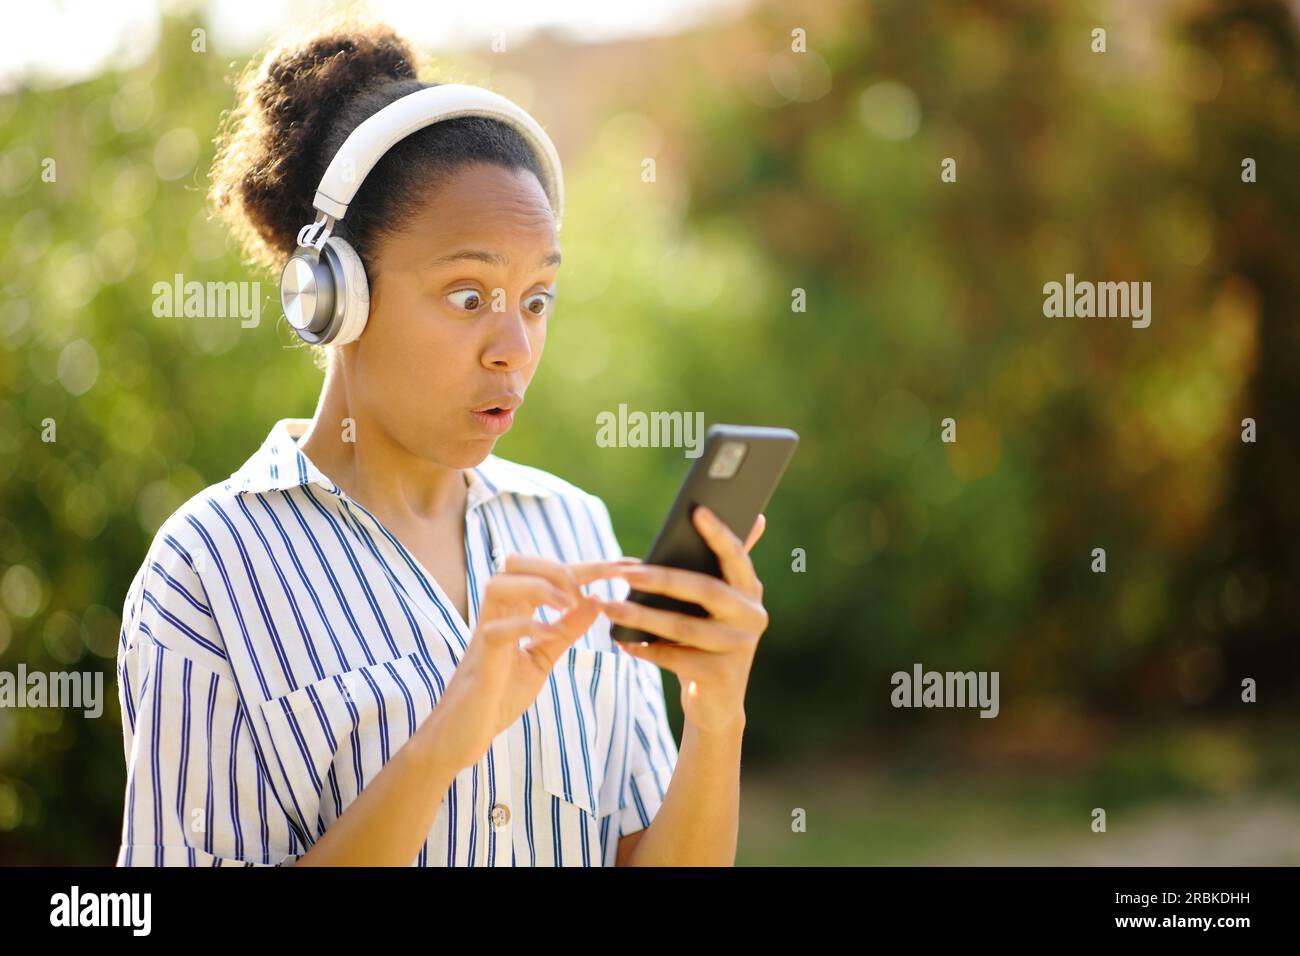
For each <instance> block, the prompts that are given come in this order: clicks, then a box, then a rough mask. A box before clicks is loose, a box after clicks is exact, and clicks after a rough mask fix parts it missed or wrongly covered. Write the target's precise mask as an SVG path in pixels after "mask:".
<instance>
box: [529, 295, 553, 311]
mask: <svg viewBox="0 0 1300 956" xmlns="http://www.w3.org/2000/svg"><path fill="white" fill-rule="evenodd" d="M554 300H555V296H553V295H551V293H549V292H539V293H537V294H536V295H534V296H530V297H529V298H528V301H527V302H525V303H524V308H525V309H527V310H528V311H529V312H531V313H532V314H533V315H545V314H546V313H547V312H548V311H550V308H551V303H552V302H553V301H554Z"/></svg>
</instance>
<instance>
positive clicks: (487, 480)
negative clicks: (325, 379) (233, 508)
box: [226, 418, 555, 508]
mask: <svg viewBox="0 0 1300 956" xmlns="http://www.w3.org/2000/svg"><path fill="white" fill-rule="evenodd" d="M309 424H311V419H309V418H282V419H280V420H279V421H277V422H276V423H275V424H274V425H273V426H272V427H271V431H270V433H269V434H268V435H267V436H266V438H265V439H264V440H263V441H262V446H261V447H260V448H258V450H257V451H256V452H254V453H253V454H252V456H251V457H250V458H249V459H248V460H247V461H246V462H244V464H243V465H241V466H240V467H239V469H238V470H237V471H235V472H234V473H233V474H231V476H230V480H229V481H228V482H227V483H226V488H227V489H228V490H230V491H233V492H235V493H236V494H259V493H263V492H268V491H284V490H286V489H289V488H296V487H298V486H300V485H307V484H314V485H317V486H319V487H321V488H324V489H325V490H326V491H328V492H329V493H330V494H332V495H342V494H343V491H342V489H341V488H339V486H338V485H337V484H335V483H334V482H333V481H332V480H331V479H330V478H329V476H328V475H326V474H325V473H324V472H322V471H321V470H320V469H319V468H317V467H316V465H315V463H314V462H312V460H311V459H310V458H308V457H307V456H306V455H305V454H303V452H302V449H300V448H299V447H298V442H297V439H298V438H301V437H302V435H303V434H304V433H305V432H306V430H307V426H308V425H309ZM465 475H466V479H467V484H468V485H469V503H468V507H470V508H474V507H476V506H477V505H479V504H482V503H483V502H485V501H490V500H492V499H493V498H495V497H497V496H498V495H500V494H503V493H510V494H517V495H531V496H533V497H535V498H550V497H552V496H553V495H554V494H555V492H554V491H553V490H552V489H551V488H549V487H547V486H546V485H543V484H542V483H540V482H539V481H537V480H535V479H534V478H531V477H529V475H528V474H526V472H525V469H524V468H523V466H520V465H517V464H515V463H514V462H512V461H507V460H506V459H504V458H499V457H497V456H496V455H488V456H487V458H485V459H483V461H482V462H480V463H479V464H478V465H476V466H475V467H473V468H469V469H466V471H465Z"/></svg>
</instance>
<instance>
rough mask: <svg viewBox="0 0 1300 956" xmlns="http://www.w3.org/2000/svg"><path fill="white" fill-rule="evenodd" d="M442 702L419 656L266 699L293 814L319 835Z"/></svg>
mask: <svg viewBox="0 0 1300 956" xmlns="http://www.w3.org/2000/svg"><path fill="white" fill-rule="evenodd" d="M441 697H442V682H441V681H440V680H439V679H438V677H437V675H436V673H435V672H434V671H433V669H432V668H431V667H430V665H429V664H428V663H426V662H425V661H424V660H423V659H422V658H421V657H420V655H419V653H418V652H415V653H411V654H408V655H406V656H404V657H397V658H394V659H393V660H390V661H383V662H382V663H378V664H370V665H368V666H365V667H359V668H356V669H354V670H350V671H345V672H343V673H341V674H335V675H333V676H331V677H326V678H323V679H322V680H318V681H316V682H314V683H311V684H306V685H304V686H302V687H300V688H298V689H297V690H295V691H293V692H291V693H288V694H285V695H283V696H281V697H276V698H273V699H271V700H268V701H265V702H263V704H262V705H261V710H262V717H263V718H264V719H265V721H266V725H267V731H268V734H269V736H270V739H271V745H272V749H273V750H274V759H275V760H277V761H278V763H279V766H278V768H276V767H273V768H272V772H274V771H275V770H276V769H279V770H280V771H281V775H282V779H284V780H285V782H286V783H287V784H288V787H289V792H290V804H289V807H288V809H289V811H290V812H291V813H293V814H294V815H295V816H296V817H297V818H298V819H299V821H300V822H301V823H302V825H303V826H304V827H305V828H306V830H307V832H309V833H311V834H314V835H315V836H317V837H318V836H320V835H321V834H322V833H324V832H325V828H326V827H327V826H328V825H329V824H330V823H332V822H333V821H334V820H336V819H337V818H338V817H339V816H340V815H341V814H342V813H343V810H344V808H346V807H347V805H348V804H349V803H351V802H352V801H353V800H354V799H356V796H357V794H359V793H360V792H361V790H362V788H363V787H364V786H365V785H366V783H368V782H369V781H370V780H372V779H373V778H374V777H375V775H376V774H378V773H379V771H380V770H381V769H382V767H383V765H384V764H385V763H387V762H388V760H389V758H391V757H392V755H393V754H395V753H396V752H397V751H398V749H399V748H401V746H402V744H404V743H405V742H406V741H407V739H408V738H410V737H411V736H412V735H413V734H414V733H415V731H416V729H417V728H418V727H419V726H420V724H421V723H422V722H423V721H424V718H425V717H427V716H428V715H429V713H430V712H431V711H432V710H433V708H434V707H435V706H436V704H437V702H438V700H439V699H440V698H441Z"/></svg>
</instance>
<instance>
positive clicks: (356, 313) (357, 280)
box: [325, 236, 370, 345]
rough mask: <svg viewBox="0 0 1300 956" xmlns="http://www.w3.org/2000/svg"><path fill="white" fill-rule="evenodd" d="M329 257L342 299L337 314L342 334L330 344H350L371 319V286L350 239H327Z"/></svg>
mask: <svg viewBox="0 0 1300 956" xmlns="http://www.w3.org/2000/svg"><path fill="white" fill-rule="evenodd" d="M325 250H326V258H327V259H328V261H329V265H330V271H331V272H333V273H334V294H335V296H336V298H338V300H339V301H338V302H337V303H336V306H335V308H336V310H337V312H336V315H337V320H338V326H337V328H338V332H337V334H335V335H334V336H333V337H332V338H329V339H327V340H326V341H328V342H330V343H332V344H334V345H347V344H348V343H349V342H355V341H356V340H357V339H358V338H360V336H361V333H362V332H363V331H364V330H365V328H366V322H367V320H368V319H369V318H370V286H369V285H368V284H367V282H366V267H365V266H364V265H362V263H361V257H360V256H359V255H357V252H356V250H355V249H353V248H352V246H351V245H349V244H348V242H347V240H346V239H341V238H339V237H338V236H330V237H329V238H328V239H326V240H325Z"/></svg>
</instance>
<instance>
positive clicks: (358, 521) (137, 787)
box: [118, 22, 767, 866]
mask: <svg viewBox="0 0 1300 956" xmlns="http://www.w3.org/2000/svg"><path fill="white" fill-rule="evenodd" d="M415 72H416V71H415V66H414V61H413V57H412V54H411V51H410V49H409V47H408V46H407V44H406V43H405V42H403V41H402V40H400V39H399V38H397V37H396V36H395V35H394V34H393V33H392V32H391V31H390V30H388V29H386V28H378V27H372V26H361V25H357V24H355V23H350V22H344V23H343V24H341V25H336V26H332V27H329V28H326V29H324V30H322V31H320V32H318V33H317V34H316V35H314V36H311V37H308V38H307V39H305V40H303V41H301V42H300V43H298V44H296V45H290V46H284V47H281V48H279V49H277V50H274V51H272V52H271V53H270V54H268V56H267V57H266V58H265V60H264V62H263V63H262V64H261V65H260V67H259V68H257V69H255V70H251V71H250V72H249V73H247V74H246V75H245V78H244V80H243V81H242V83H241V102H240V106H239V108H238V109H237V110H236V111H235V112H234V113H233V114H231V116H230V118H229V120H228V123H227V125H226V128H225V129H224V130H223V133H222V142H221V149H220V150H219V153H218V158H217V161H216V163H215V164H214V167H213V185H212V197H213V199H214V201H215V205H216V207H217V209H218V211H219V212H220V213H221V215H222V216H223V217H224V218H225V220H226V221H227V222H228V223H229V224H230V226H231V227H232V229H233V231H234V233H235V234H236V236H237V237H239V238H240V239H241V240H242V241H243V242H244V243H245V247H246V249H247V250H248V252H249V254H250V256H251V258H253V259H254V260H255V261H258V262H260V263H262V264H265V265H268V266H272V267H274V266H277V265H279V264H282V263H283V262H284V261H285V258H286V257H287V256H288V255H289V254H290V253H291V252H292V251H293V250H294V248H295V244H296V243H295V237H296V235H297V231H298V227H299V226H300V225H301V224H302V223H304V222H306V223H310V222H311V221H312V219H313V218H314V217H313V215H312V208H311V207H312V198H313V193H314V191H315V189H316V186H317V184H318V182H319V180H320V178H321V176H322V173H323V171H324V169H325V166H326V165H327V164H328V162H329V160H330V158H331V157H332V156H333V155H334V154H335V153H336V152H337V151H338V150H339V147H340V145H341V144H342V143H343V141H344V140H345V139H346V138H347V136H348V134H349V133H350V132H351V131H352V130H353V129H355V128H356V126H357V125H359V124H360V122H361V121H362V120H364V119H365V118H366V117H368V116H370V115H373V114H374V113H375V112H377V111H378V110H379V109H381V108H383V107H384V106H386V105H388V104H389V103H392V102H394V101H395V100H397V99H399V98H401V97H403V96H406V95H408V94H410V93H412V92H413V91H416V90H419V89H421V88H422V87H424V86H427V85H429V84H422V83H420V82H418V81H417V80H416V79H415ZM538 163H539V159H538V157H537V156H535V155H534V154H533V153H532V152H531V151H530V149H529V147H528V146H527V145H526V143H525V142H524V140H523V139H522V138H521V137H520V136H519V135H518V134H517V133H516V132H515V131H513V130H512V129H511V128H510V127H509V126H508V125H506V124H502V123H498V122H496V121H495V120H492V119H485V118H482V117H473V116H470V117H458V118H456V119H451V120H444V121H441V122H438V123H435V124H433V125H432V126H428V127H426V128H424V129H422V130H420V131H418V132H416V133H414V134H412V135H410V136H408V137H406V138H405V139H403V140H401V141H400V142H398V143H397V144H395V145H394V146H393V147H392V148H391V149H389V150H388V152H387V153H386V154H385V155H384V158H383V159H382V160H381V161H380V162H379V164H378V165H376V166H375V168H374V169H373V170H372V171H371V172H370V174H369V175H368V176H366V177H365V179H364V182H363V183H362V185H361V187H360V190H359V191H358V192H357V194H356V196H355V199H354V201H353V202H352V205H351V207H350V208H349V210H348V212H347V216H346V236H347V241H348V242H350V243H351V245H352V247H353V248H354V249H355V250H356V252H357V253H358V255H359V257H360V259H361V261H362V263H363V264H364V267H365V271H366V276H367V278H368V281H369V288H370V297H371V298H370V304H369V318H368V321H367V323H366V325H365V327H364V330H363V332H362V333H361V335H360V337H359V338H357V339H356V340H355V341H352V342H350V343H348V344H345V345H342V346H332V345H324V346H316V347H315V348H316V350H317V354H318V356H320V357H321V358H323V360H324V366H325V381H324V386H323V389H322V392H321V396H320V400H319V403H318V405H317V408H316V412H315V415H314V417H313V418H312V419H310V420H305V419H281V420H280V421H278V422H277V423H276V424H275V426H274V427H273V428H272V429H271V432H270V434H269V435H268V436H267V438H266V440H265V441H264V442H263V444H262V446H261V448H260V449H259V450H258V451H257V452H256V453H255V454H254V455H252V457H250V458H249V459H248V461H247V462H246V463H245V464H244V465H243V466H242V467H241V468H240V469H239V470H237V471H236V472H235V473H234V474H233V475H232V476H231V477H230V479H229V480H228V481H226V482H224V483H221V484H219V485H213V486H211V487H209V488H207V489H205V490H204V491H202V492H200V493H199V494H198V495H196V496H195V497H194V498H192V499H191V500H190V501H189V502H187V503H186V504H185V505H183V506H182V507H181V508H180V509H178V510H177V512H176V513H175V514H173V515H172V516H171V517H170V518H169V519H168V520H167V521H166V522H165V523H164V524H163V526H162V528H161V529H160V530H159V531H158V534H157V536H156V538H155V540H154V542H153V544H152V546H151V548H150V551H149V553H148V555H147V556H146V558H145V560H144V562H143V564H142V566H141V568H140V570H139V572H138V573H137V575H136V577H135V580H134V581H133V582H132V585H131V588H130V590H129V593H128V595H127V598H126V603H125V608H124V613H123V629H122V638H121V645H120V650H119V663H118V671H119V696H120V699H121V703H122V715H123V734H124V744H125V751H126V760H127V786H126V800H125V812H124V820H123V831H122V847H121V850H120V852H119V856H118V863H119V865H167V864H180V865H191V866H194V865H202V866H219V865H257V864H263V865H266V864H269V865H283V864H299V865H303V864H319V865H339V864H380V865H402V866H405V865H411V864H418V865H448V866H465V865H497V866H509V865H583V864H585V865H614V864H617V865H662V864H687V865H690V864H703V865H718V864H732V863H734V859H735V849H736V835H737V810H738V802H739V767H740V751H741V736H742V731H743V728H744V724H745V714H744V708H743V702H744V692H745V687H746V684H747V681H748V675H749V669H750V664H751V661H752V659H753V655H754V651H755V647H756V645H757V641H758V639H759V637H760V635H761V634H762V632H763V631H764V629H765V628H766V625H767V614H766V612H765V611H764V609H763V605H762V586H761V584H760V583H759V581H758V579H757V577H756V576H755V574H754V569H753V565H752V564H751V562H750V560H749V557H748V551H749V548H751V547H752V546H753V544H754V542H755V541H756V540H757V539H758V537H759V535H761V533H762V527H763V520H762V519H761V518H760V519H759V521H758V522H757V523H756V525H755V527H754V529H753V531H752V532H751V533H750V536H749V541H748V542H746V543H743V544H742V543H741V542H740V541H739V540H738V539H737V538H736V537H735V536H734V535H732V534H731V532H730V530H728V529H727V528H726V527H725V526H722V525H721V524H720V523H719V522H717V521H716V519H713V520H710V518H711V517H712V516H711V515H708V514H707V513H706V512H705V511H704V510H703V509H700V510H698V511H697V513H696V524H697V527H698V528H699V530H700V533H701V535H702V536H703V537H704V539H705V540H706V541H708V542H709V544H710V545H711V546H712V547H713V548H714V550H715V551H716V552H717V553H718V555H719V558H720V562H721V565H722V567H723V569H724V573H725V577H726V580H725V581H720V580H718V579H715V578H712V577H708V576H705V575H699V574H693V573H689V572H685V571H678V570H673V569H668V568H657V567H650V566H645V565H641V564H639V563H638V562H636V561H635V560H634V559H624V558H621V551H620V549H619V545H618V541H617V538H616V537H615V534H614V531H613V528H612V525H611V522H610V518H609V513H608V511H607V509H606V508H605V505H604V503H603V502H602V501H601V499H600V498H598V497H596V496H594V495H591V494H588V493H586V492H584V491H582V490H580V489H579V488H577V487H575V486H574V485H572V484H570V483H568V482H566V481H564V480H562V479H560V478H558V477H556V476H554V475H551V474H549V473H547V472H544V471H541V470H539V469H536V468H531V467H528V466H525V465H520V464H516V463H513V462H509V461H506V460H504V459H502V458H499V457H497V456H495V455H493V454H491V452H492V447H493V444H494V443H495V441H496V439H497V437H499V435H500V434H502V433H503V432H504V431H505V430H507V429H508V428H509V427H510V419H511V418H512V417H513V411H507V413H506V414H505V415H502V414H501V413H499V412H498V413H496V414H495V415H493V414H484V413H482V412H480V411H478V410H480V409H483V408H487V407H492V406H503V407H506V408H507V409H512V408H513V407H516V406H517V405H518V404H519V403H520V402H522V401H523V399H524V393H525V390H526V389H527V387H528V384H529V382H530V381H531V379H532V377H533V374H534V373H535V372H536V370H537V365H538V362H539V361H540V359H541V354H542V348H543V346H544V344H545V339H546V324H547V318H548V316H549V312H550V309H551V307H552V305H553V303H554V299H555V292H554V287H555V278H556V272H557V270H558V267H559V261H560V255H559V249H558V245H557V226H556V221H555V216H554V210H553V208H552V205H551V199H550V197H548V195H547V193H546V190H545V189H544V188H543V186H542V182H543V181H544V177H543V176H542V175H541V168H540V167H539V165H538ZM338 226H339V227H340V229H341V228H342V227H343V222H340V223H339V224H338ZM494 299H495V300H496V301H497V302H503V303H504V305H503V306H501V307H498V308H492V307H490V306H489V305H488V304H487V303H488V302H489V301H491V300H494ZM632 586H635V587H636V588H638V589H640V590H644V591H651V592H657V593H662V594H667V595H672V596H675V597H679V598H682V599H684V600H690V601H695V602H696V603H699V604H701V605H703V606H704V607H706V608H707V609H708V610H709V611H710V614H711V617H710V618H709V619H698V618H692V617H688V616H685V615H680V614H674V613H669V612H665V611H656V610H651V609H647V608H642V607H639V606H637V605H633V604H630V603H626V602H624V601H622V600H620V598H622V597H625V596H626V594H627V591H628V589H629V587H632ZM602 615H603V617H602ZM605 619H608V620H612V621H617V622H621V623H626V624H629V625H632V626H635V627H638V628H641V629H643V630H645V631H648V632H651V633H655V634H658V635H661V636H663V637H665V638H668V639H669V640H671V641H675V642H677V644H676V645H675V646H670V645H668V644H654V645H646V646H636V647H627V646H617V647H616V646H615V644H614V642H612V641H611V640H610V637H609V627H608V624H607V622H606V620H605ZM660 666H662V667H667V668H668V669H670V670H672V671H674V672H675V673H676V674H677V675H678V677H679V679H680V681H681V684H682V687H683V693H682V709H683V712H684V715H685V723H684V727H683V734H682V742H681V750H680V753H679V751H678V748H677V744H676V742H675V741H674V739H673V736H672V732H671V730H670V728H669V726H668V722H667V717H666V708H665V706H664V703H665V702H664V695H663V686H662V677H661V671H660Z"/></svg>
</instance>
